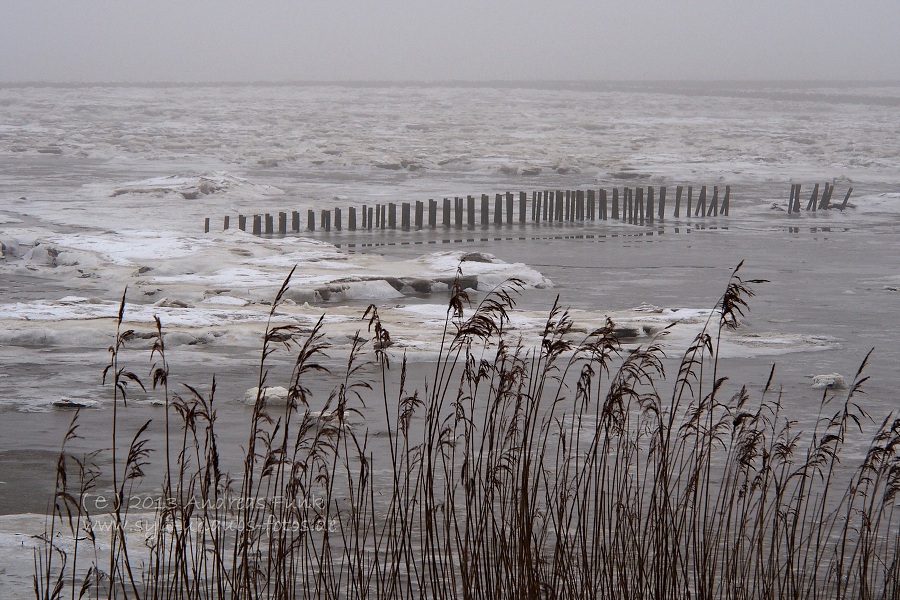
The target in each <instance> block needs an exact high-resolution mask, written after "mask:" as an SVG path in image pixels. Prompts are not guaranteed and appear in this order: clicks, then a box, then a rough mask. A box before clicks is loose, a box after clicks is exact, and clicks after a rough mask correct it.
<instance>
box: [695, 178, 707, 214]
mask: <svg viewBox="0 0 900 600" xmlns="http://www.w3.org/2000/svg"><path fill="white" fill-rule="evenodd" d="M705 214H706V186H705V185H702V186H700V198H699V199H698V200H697V210H696V211H695V212H694V216H695V217H696V216H701V217H702V216H703V215H705Z"/></svg>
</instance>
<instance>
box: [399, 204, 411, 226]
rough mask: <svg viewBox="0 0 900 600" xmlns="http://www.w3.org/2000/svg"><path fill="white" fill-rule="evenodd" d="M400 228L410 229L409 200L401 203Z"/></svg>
mask: <svg viewBox="0 0 900 600" xmlns="http://www.w3.org/2000/svg"><path fill="white" fill-rule="evenodd" d="M400 228H401V229H402V230H403V231H409V202H402V203H401V204H400Z"/></svg>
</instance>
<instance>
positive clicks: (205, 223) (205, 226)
mask: <svg viewBox="0 0 900 600" xmlns="http://www.w3.org/2000/svg"><path fill="white" fill-rule="evenodd" d="M203 233H209V217H206V220H205V221H203Z"/></svg>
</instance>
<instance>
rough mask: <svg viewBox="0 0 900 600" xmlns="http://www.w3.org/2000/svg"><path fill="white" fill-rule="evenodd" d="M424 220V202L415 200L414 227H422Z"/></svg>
mask: <svg viewBox="0 0 900 600" xmlns="http://www.w3.org/2000/svg"><path fill="white" fill-rule="evenodd" d="M424 220H425V203H424V202H422V201H421V200H416V229H422V228H423V226H424V224H423V221H424Z"/></svg>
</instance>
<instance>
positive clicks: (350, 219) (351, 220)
mask: <svg viewBox="0 0 900 600" xmlns="http://www.w3.org/2000/svg"><path fill="white" fill-rule="evenodd" d="M347 229H349V230H350V231H356V207H355V206H351V207H350V208H348V209H347Z"/></svg>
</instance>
